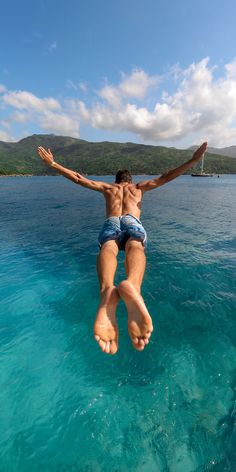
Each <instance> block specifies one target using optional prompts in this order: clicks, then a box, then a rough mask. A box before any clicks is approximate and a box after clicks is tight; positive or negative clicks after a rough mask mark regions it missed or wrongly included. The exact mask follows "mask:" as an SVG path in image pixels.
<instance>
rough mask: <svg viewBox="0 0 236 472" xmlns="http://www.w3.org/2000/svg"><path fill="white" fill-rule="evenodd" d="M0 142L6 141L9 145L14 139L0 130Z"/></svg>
mask: <svg viewBox="0 0 236 472" xmlns="http://www.w3.org/2000/svg"><path fill="white" fill-rule="evenodd" d="M0 141H6V142H8V143H9V142H10V141H14V138H13V137H12V136H11V135H10V134H9V133H7V132H6V131H3V130H1V129H0Z"/></svg>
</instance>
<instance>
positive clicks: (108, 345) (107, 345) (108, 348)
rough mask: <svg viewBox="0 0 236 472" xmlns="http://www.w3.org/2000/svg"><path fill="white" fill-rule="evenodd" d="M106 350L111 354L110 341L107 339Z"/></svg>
mask: <svg viewBox="0 0 236 472" xmlns="http://www.w3.org/2000/svg"><path fill="white" fill-rule="evenodd" d="M105 352H106V353H107V354H109V352H110V341H107V342H106V346H105Z"/></svg>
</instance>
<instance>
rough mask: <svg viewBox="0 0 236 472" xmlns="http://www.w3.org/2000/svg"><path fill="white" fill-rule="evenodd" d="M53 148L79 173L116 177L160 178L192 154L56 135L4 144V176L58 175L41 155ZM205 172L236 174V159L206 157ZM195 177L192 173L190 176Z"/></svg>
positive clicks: (0, 153) (0, 168) (0, 148)
mask: <svg viewBox="0 0 236 472" xmlns="http://www.w3.org/2000/svg"><path fill="white" fill-rule="evenodd" d="M38 146H43V147H45V148H50V149H51V151H52V152H53V154H54V159H55V160H56V161H57V162H59V163H60V164H62V165H64V166H65V167H68V168H70V169H73V170H75V171H77V172H80V173H83V174H90V175H106V174H115V173H116V172H117V170H118V169H122V168H128V169H129V171H130V172H131V173H132V174H160V173H163V172H165V171H166V170H168V169H171V168H174V167H177V166H179V165H180V164H182V163H183V162H184V161H186V160H188V159H190V157H191V156H192V152H193V151H192V150H190V149H188V150H180V149H175V148H167V147H163V146H148V145H144V144H134V143H112V142H100V143H90V142H88V141H83V140H81V139H75V138H70V137H65V136H55V135H33V136H29V137H28V138H24V139H22V140H21V141H19V142H17V143H5V142H0V175H9V174H32V175H58V173H57V172H56V171H55V170H53V169H51V168H50V167H48V166H46V165H45V164H44V163H43V162H42V161H41V159H40V158H39V156H38V154H37V147H38ZM204 171H205V172H214V173H218V174H228V173H236V159H232V158H230V157H225V156H220V155H215V154H208V153H206V159H205V165H204ZM189 173H191V171H190V172H189Z"/></svg>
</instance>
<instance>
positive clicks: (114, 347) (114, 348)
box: [110, 341, 118, 354]
mask: <svg viewBox="0 0 236 472" xmlns="http://www.w3.org/2000/svg"><path fill="white" fill-rule="evenodd" d="M110 344H111V345H110V354H115V353H116V352H117V349H118V347H117V344H116V342H115V341H111V343H110Z"/></svg>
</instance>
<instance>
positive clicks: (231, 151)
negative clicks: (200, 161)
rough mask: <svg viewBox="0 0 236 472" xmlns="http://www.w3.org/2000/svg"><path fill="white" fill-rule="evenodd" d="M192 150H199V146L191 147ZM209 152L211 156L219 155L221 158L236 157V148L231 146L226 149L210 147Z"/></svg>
mask: <svg viewBox="0 0 236 472" xmlns="http://www.w3.org/2000/svg"><path fill="white" fill-rule="evenodd" d="M189 149H190V150H195V149H197V146H191V147H190V148H189ZM207 152H209V153H210V154H219V155H221V156H228V157H236V146H229V147H224V148H214V147H208V148H207Z"/></svg>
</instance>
